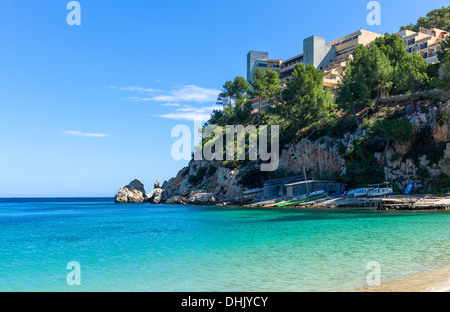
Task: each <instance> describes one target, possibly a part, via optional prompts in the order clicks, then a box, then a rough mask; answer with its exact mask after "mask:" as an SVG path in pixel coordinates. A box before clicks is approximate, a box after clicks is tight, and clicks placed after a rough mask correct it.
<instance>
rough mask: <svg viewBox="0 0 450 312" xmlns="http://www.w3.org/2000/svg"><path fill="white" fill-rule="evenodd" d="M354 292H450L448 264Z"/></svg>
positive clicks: (449, 267) (449, 268) (449, 269)
mask: <svg viewBox="0 0 450 312" xmlns="http://www.w3.org/2000/svg"><path fill="white" fill-rule="evenodd" d="M354 292H450V265H447V266H444V267H440V268H437V269H433V270H429V271H425V272H421V273H417V274H412V275H408V276H404V277H401V278H398V279H395V280H391V281H386V282H384V283H382V284H381V285H380V286H368V287H364V288H360V289H357V290H355V291H354Z"/></svg>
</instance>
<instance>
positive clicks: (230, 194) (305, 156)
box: [162, 101, 450, 204]
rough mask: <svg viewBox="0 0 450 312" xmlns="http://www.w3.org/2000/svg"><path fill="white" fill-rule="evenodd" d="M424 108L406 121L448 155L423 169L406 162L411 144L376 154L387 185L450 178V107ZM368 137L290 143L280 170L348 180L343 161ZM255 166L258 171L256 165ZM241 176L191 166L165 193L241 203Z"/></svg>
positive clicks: (211, 165) (425, 162) (422, 158)
mask: <svg viewBox="0 0 450 312" xmlns="http://www.w3.org/2000/svg"><path fill="white" fill-rule="evenodd" d="M421 105H422V104H420V103H419V104H416V105H415V106H414V105H407V106H405V107H404V112H405V118H407V119H408V120H409V121H410V123H411V124H412V125H413V129H414V133H415V134H417V133H419V132H420V131H421V130H423V129H424V128H425V127H429V128H430V129H431V131H432V136H433V137H434V141H435V142H436V143H440V144H441V145H442V144H443V145H444V147H445V151H444V153H443V155H442V157H441V158H440V159H439V161H438V162H434V163H433V164H432V163H431V162H430V160H429V159H427V155H419V163H418V161H417V160H416V161H414V160H413V159H409V158H408V157H407V156H408V152H410V151H411V149H413V148H414V147H413V146H412V144H413V143H412V142H395V143H393V144H392V145H391V146H390V147H389V148H388V149H387V150H386V151H385V152H384V153H376V154H375V155H374V156H375V159H376V163H374V164H373V165H374V166H380V167H381V168H382V169H384V172H385V173H386V176H387V178H388V180H389V181H390V182H393V183H395V184H398V186H399V187H404V186H406V185H407V184H408V183H410V182H415V183H416V186H417V187H419V188H420V187H423V186H425V181H421V180H420V178H419V177H418V174H417V173H418V170H419V169H422V170H423V169H427V171H428V172H429V173H430V176H431V177H437V176H438V175H439V174H440V173H446V174H449V175H450V167H449V164H450V129H449V128H450V126H449V124H448V121H445V122H444V123H442V121H441V120H440V116H442V113H443V112H445V111H448V109H449V106H450V101H447V102H446V103H441V102H438V101H436V103H435V104H432V105H430V104H427V105H426V107H425V108H424V107H421ZM365 134H366V132H365V131H364V130H362V129H358V130H357V131H356V132H354V133H347V134H345V135H344V137H343V138H339V139H336V138H331V137H322V138H320V139H319V140H314V141H313V140H310V139H306V138H305V139H302V140H300V141H298V142H295V143H291V144H289V145H287V146H284V147H283V148H282V149H281V151H280V166H279V170H280V171H283V172H288V173H294V174H303V172H304V170H305V171H306V172H307V174H308V175H314V177H315V178H325V179H327V178H330V177H332V176H333V175H335V174H340V175H344V174H345V173H346V170H347V167H346V162H345V159H344V155H345V154H346V153H347V152H348V151H350V150H351V149H352V148H353V147H354V146H353V144H354V141H355V140H359V139H360V138H362V137H363V136H364V135H365ZM250 165H251V166H256V167H258V164H255V163H254V164H250ZM246 169H248V168H246ZM241 170H242V169H241ZM238 174H239V171H238V170H232V169H228V168H226V167H224V166H223V165H222V164H221V163H220V162H210V161H206V160H203V161H194V160H192V161H191V162H190V163H189V165H188V166H187V167H186V168H184V169H182V170H181V171H180V172H179V173H178V175H177V176H176V177H175V178H173V179H171V180H170V181H168V182H165V183H164V185H163V186H162V188H163V189H164V191H165V196H166V198H167V203H171V204H187V203H194V204H212V203H217V202H220V201H226V200H230V199H234V198H236V197H240V196H242V195H243V194H244V191H247V190H248V189H245V188H244V187H243V186H241V185H240V184H239V181H238V180H239V178H238ZM380 182H382V181H380ZM164 200H165V199H164Z"/></svg>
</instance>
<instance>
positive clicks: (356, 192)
mask: <svg viewBox="0 0 450 312" xmlns="http://www.w3.org/2000/svg"><path fill="white" fill-rule="evenodd" d="M371 190H372V189H370V188H360V189H356V190H354V191H353V193H352V194H351V195H353V196H354V197H363V196H367V194H368V193H369V191H371Z"/></svg>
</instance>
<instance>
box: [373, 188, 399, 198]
mask: <svg viewBox="0 0 450 312" xmlns="http://www.w3.org/2000/svg"><path fill="white" fill-rule="evenodd" d="M393 193H394V190H393V189H392V188H391V187H385V188H376V189H372V190H370V191H369V192H368V193H367V196H369V197H380V196H387V195H392V194H393Z"/></svg>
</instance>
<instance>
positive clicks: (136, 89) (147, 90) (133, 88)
mask: <svg viewBox="0 0 450 312" xmlns="http://www.w3.org/2000/svg"><path fill="white" fill-rule="evenodd" d="M108 88H111V89H118V90H121V91H130V92H143V93H156V92H161V90H157V89H151V88H143V87H139V86H128V87H117V86H108Z"/></svg>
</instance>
